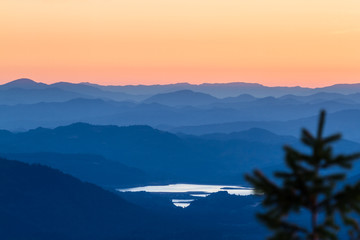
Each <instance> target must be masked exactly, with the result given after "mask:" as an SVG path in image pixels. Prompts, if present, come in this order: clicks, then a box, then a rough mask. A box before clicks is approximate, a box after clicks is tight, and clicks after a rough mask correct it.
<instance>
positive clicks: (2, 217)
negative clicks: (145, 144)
mask: <svg viewBox="0 0 360 240" xmlns="http://www.w3.org/2000/svg"><path fill="white" fill-rule="evenodd" d="M218 233H219V232H218ZM0 236H1V239H2V240H50V239H51V240H105V239H106V240H115V239H134V240H135V239H164V240H165V239H218V237H219V235H217V233H215V232H214V231H213V230H212V229H206V231H205V230H204V228H202V227H197V224H196V223H195V222H192V223H191V224H188V223H185V224H183V223H182V222H181V221H178V220H177V219H174V218H171V216H169V217H168V218H166V219H165V218H160V217H157V215H156V214H155V213H152V212H150V211H148V210H145V209H143V208H141V207H138V206H136V205H133V204H131V203H129V202H127V201H125V200H123V199H122V198H120V197H119V196H117V195H115V194H113V193H111V192H108V191H105V190H103V189H101V188H99V187H97V186H95V185H92V184H89V183H84V182H81V181H79V180H77V179H76V178H73V177H71V176H69V175H66V174H63V173H61V172H59V171H57V170H53V169H50V168H48V167H44V166H40V165H28V164H25V163H20V162H17V161H9V160H5V159H0Z"/></svg>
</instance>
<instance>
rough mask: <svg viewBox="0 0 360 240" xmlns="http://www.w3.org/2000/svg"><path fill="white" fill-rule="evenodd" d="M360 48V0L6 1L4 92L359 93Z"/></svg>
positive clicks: (0, 69)
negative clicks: (251, 85) (61, 87)
mask: <svg viewBox="0 0 360 240" xmlns="http://www.w3.org/2000/svg"><path fill="white" fill-rule="evenodd" d="M359 43H360V1H359V0H1V1H0V83H5V82H9V81H11V80H15V79H18V78H23V77H26V78H31V79H33V80H35V81H38V82H45V83H53V82H59V81H68V82H92V83H99V84H106V85H108V84H112V85H127V84H132V85H136V84H167V83H176V82H189V83H195V84H199V83H204V82H207V83H214V82H218V83H220V82H258V83H261V84H264V85H267V86H297V85H300V86H306V87H319V86H326V85H332V84H335V83H359V82H360V44H359Z"/></svg>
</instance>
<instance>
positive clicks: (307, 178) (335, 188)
mask: <svg viewBox="0 0 360 240" xmlns="http://www.w3.org/2000/svg"><path fill="white" fill-rule="evenodd" d="M324 121H325V111H322V112H321V113H320V119H319V125H318V130H317V135H316V136H313V135H312V134H311V133H310V132H309V131H307V130H306V129H303V130H302V135H301V141H302V143H304V144H305V145H306V146H307V147H308V148H310V153H309V154H307V153H302V152H299V151H297V150H295V149H293V148H292V147H290V146H284V150H285V153H286V155H285V162H286V166H287V168H288V170H287V171H280V172H275V173H274V176H275V178H276V179H277V180H276V181H271V180H270V179H268V178H267V177H266V176H264V175H263V174H262V172H261V171H259V170H255V171H254V173H253V174H252V175H249V174H248V175H246V179H247V180H248V181H249V182H250V183H251V184H252V185H253V186H254V188H255V191H256V192H257V193H259V194H263V195H264V196H263V197H264V198H263V201H262V205H263V206H264V208H265V209H266V210H264V212H262V213H259V214H258V218H259V219H260V221H261V222H263V223H264V224H265V225H266V226H267V227H268V228H269V229H271V230H272V231H273V235H272V236H271V237H270V238H269V239H271V240H282V239H284V240H285V239H291V240H293V239H306V240H325V239H331V240H335V239H338V236H337V232H338V230H339V229H340V227H339V223H338V221H336V220H335V218H336V216H339V219H341V220H342V221H343V224H345V225H347V226H350V227H351V228H350V229H351V230H350V231H349V233H350V234H351V235H352V236H353V237H354V238H356V236H355V234H357V233H358V232H359V226H358V224H357V222H356V220H355V219H354V218H353V216H352V214H353V213H354V212H357V213H359V212H360V182H358V183H355V184H354V185H340V184H339V183H340V182H341V181H342V180H344V179H345V177H346V174H345V170H349V169H351V168H352V163H353V161H354V160H356V159H357V158H359V157H360V154H359V153H355V154H351V155H343V154H340V155H335V154H334V153H333V148H332V146H331V144H332V143H334V142H335V141H338V140H339V139H340V138H341V135H340V134H335V135H331V136H329V137H323V128H324ZM339 185H340V186H339ZM306 213H307V214H308V215H309V222H307V223H301V224H299V223H294V221H291V220H290V216H292V215H291V214H303V215H304V214H306ZM356 239H358V238H356Z"/></svg>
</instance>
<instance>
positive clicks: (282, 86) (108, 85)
mask: <svg viewBox="0 0 360 240" xmlns="http://www.w3.org/2000/svg"><path fill="white" fill-rule="evenodd" d="M19 80H29V81H32V82H35V83H38V84H45V85H48V86H49V85H53V84H57V83H71V84H82V85H86V84H89V85H99V86H104V87H127V86H133V87H137V86H139V87H140V86H166V85H181V84H187V85H192V86H201V85H226V84H249V85H251V84H252V85H260V86H264V87H269V88H277V87H281V88H306V89H318V88H326V87H332V86H336V85H355V84H360V82H357V83H335V84H331V85H324V86H316V87H308V86H301V85H294V86H289V85H274V86H269V85H266V84H263V83H259V82H243V81H242V82H234V81H231V82H215V83H210V82H202V83H190V82H176V83H161V84H160V83H155V84H126V85H121V84H119V85H114V84H100V83H93V82H71V81H58V82H52V83H45V82H40V81H39V82H38V81H36V80H33V79H32V78H27V77H23V78H18V79H15V80H11V81H9V82H4V83H1V84H0V86H2V85H6V84H9V83H12V82H16V81H19Z"/></svg>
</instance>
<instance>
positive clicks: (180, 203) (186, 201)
mask: <svg viewBox="0 0 360 240" xmlns="http://www.w3.org/2000/svg"><path fill="white" fill-rule="evenodd" d="M194 200H195V199H173V200H171V201H172V203H173V204H174V205H175V206H177V207H182V208H186V207H188V206H190V203H191V202H192V201H194Z"/></svg>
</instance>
